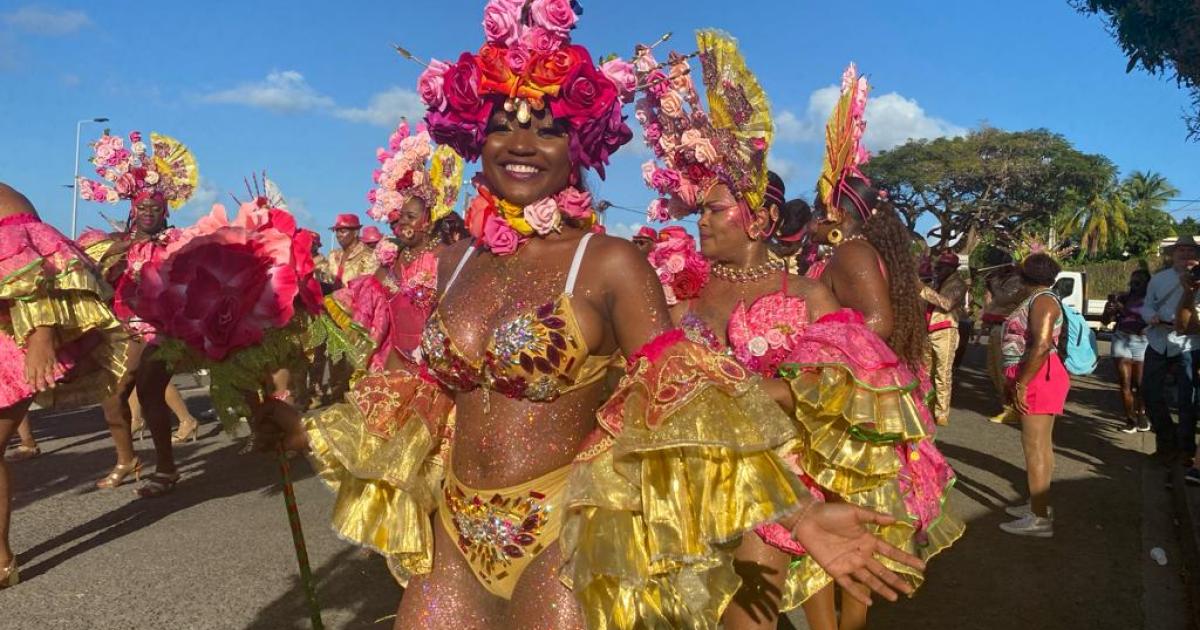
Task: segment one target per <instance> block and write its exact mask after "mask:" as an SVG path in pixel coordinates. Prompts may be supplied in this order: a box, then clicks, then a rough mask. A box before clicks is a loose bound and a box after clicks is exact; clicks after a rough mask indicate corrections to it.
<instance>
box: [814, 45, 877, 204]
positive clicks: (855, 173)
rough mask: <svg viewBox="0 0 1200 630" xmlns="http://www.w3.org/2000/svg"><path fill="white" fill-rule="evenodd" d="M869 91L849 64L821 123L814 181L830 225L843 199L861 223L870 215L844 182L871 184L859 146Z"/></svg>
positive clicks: (865, 153) (863, 151)
mask: <svg viewBox="0 0 1200 630" xmlns="http://www.w3.org/2000/svg"><path fill="white" fill-rule="evenodd" d="M870 91H871V86H870V85H869V84H868V83H867V78H866V77H864V76H860V75H859V74H858V68H856V67H855V65H854V64H853V63H851V64H850V66H849V67H848V68H846V71H845V72H844V73H843V74H842V93H841V96H840V97H839V98H838V102H837V106H836V107H834V108H833V113H832V114H830V115H829V121H828V122H826V123H825V161H824V163H823V164H822V167H821V178H820V179H818V180H817V197H818V198H819V199H820V201H821V203H823V204H824V206H825V213H826V217H827V218H828V220H829V221H831V222H840V221H841V212H842V211H841V206H840V205H839V203H840V202H841V199H842V197H843V196H845V197H846V198H848V199H850V201H851V202H852V203H853V204H854V207H855V208H857V209H858V211H859V213H860V214H861V215H862V217H863V218H864V219H866V218H867V217H868V216H870V214H871V207H872V206H871V204H870V203H868V200H865V199H863V198H862V197H861V196H860V195H859V194H858V193H857V192H855V191H854V188H853V187H851V186H850V184H849V182H848V181H847V180H848V179H849V178H850V177H856V178H858V179H861V180H863V181H864V182H867V183H868V184H869V183H870V182H871V180H869V179H868V178H867V176H866V175H863V172H862V166H863V165H864V164H866V163H867V161H868V160H870V159H871V154H870V153H869V152H868V151H867V149H866V148H865V147H864V146H863V144H862V138H863V134H864V133H866V130H867V122H866V119H865V118H864V114H865V113H866V110H867V94H868V93H869V92H870Z"/></svg>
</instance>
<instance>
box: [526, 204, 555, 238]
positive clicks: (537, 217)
mask: <svg viewBox="0 0 1200 630" xmlns="http://www.w3.org/2000/svg"><path fill="white" fill-rule="evenodd" d="M523 214H524V218H525V221H526V222H527V223H529V226H530V227H532V228H533V231H534V232H537V233H538V234H539V235H541V236H545V235H547V234H549V233H551V232H558V231H560V230H561V229H562V214H561V213H560V212H559V210H558V202H556V201H555V200H554V198H553V197H547V198H545V199H542V200H541V201H537V202H534V203H531V204H529V205H528V206H525V209H524V211H523Z"/></svg>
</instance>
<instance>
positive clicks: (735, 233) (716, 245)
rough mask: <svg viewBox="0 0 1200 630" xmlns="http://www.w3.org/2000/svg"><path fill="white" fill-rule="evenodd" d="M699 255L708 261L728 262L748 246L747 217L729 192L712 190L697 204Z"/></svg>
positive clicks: (725, 189)
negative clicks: (734, 254) (731, 256)
mask: <svg viewBox="0 0 1200 630" xmlns="http://www.w3.org/2000/svg"><path fill="white" fill-rule="evenodd" d="M699 210H700V221H699V231H700V251H701V253H703V254H704V256H705V257H707V258H709V259H711V260H727V259H728V258H729V256H730V255H731V254H732V253H733V252H735V251H738V250H744V249H745V248H746V245H747V244H748V243H749V242H750V237H748V236H746V217H745V212H744V211H743V209H742V207H741V206H740V205H738V202H737V200H736V199H734V197H733V194H731V193H730V192H729V188H728V187H727V186H725V185H724V184H719V185H717V186H713V188H712V189H711V190H710V191H709V193H708V194H707V195H705V198H704V201H703V203H701V204H700V208H699Z"/></svg>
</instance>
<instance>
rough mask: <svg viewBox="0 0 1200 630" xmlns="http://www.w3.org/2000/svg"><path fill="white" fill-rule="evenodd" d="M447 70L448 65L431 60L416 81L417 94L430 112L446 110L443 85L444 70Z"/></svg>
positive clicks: (444, 79)
mask: <svg viewBox="0 0 1200 630" xmlns="http://www.w3.org/2000/svg"><path fill="white" fill-rule="evenodd" d="M449 69H450V64H448V63H446V62H444V61H438V60H437V59H431V60H430V61H429V66H428V67H426V68H425V71H424V72H422V73H421V78H419V79H417V92H418V93H419V94H420V95H421V100H422V101H424V102H425V105H427V106H428V107H429V109H431V110H434V111H438V112H440V111H444V110H445V109H446V90H445V83H446V70H449Z"/></svg>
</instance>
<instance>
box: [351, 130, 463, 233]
mask: <svg viewBox="0 0 1200 630" xmlns="http://www.w3.org/2000/svg"><path fill="white" fill-rule="evenodd" d="M431 156H432V160H431V162H432V163H431V164H427V161H429V160H430V157H431ZM375 157H376V158H377V159H378V160H379V163H380V167H379V169H378V170H376V171H375V173H374V175H373V178H374V180H375V184H376V188H375V189H374V190H372V191H370V192H369V193H367V201H369V202H371V207H370V209H368V210H367V214H368V215H369V216H370V217H371V218H372V219H375V220H376V221H390V220H391V215H392V213H394V212H396V211H398V210H400V208H401V207H403V206H404V204H406V203H408V201H409V200H410V199H412V198H414V197H415V198H418V199H421V200H422V201H424V202H425V208H426V210H427V211H428V212H429V219H430V221H437V220H438V219H440V218H442V217H444V216H446V215H447V214H450V212H452V211H453V210H454V205H455V203H457V201H458V193H459V190H461V188H462V178H463V159H462V158H461V157H459V155H458V154H457V153H455V152H454V150H453V149H451V148H449V147H444V146H443V147H439V148H438V149H437V150H436V151H435V150H433V148H432V147H431V146H430V137H429V132H428V131H426V130H425V127H424V125H421V126H418V127H417V133H416V135H409V126H408V121H407V120H402V121H401V122H400V126H399V127H397V128H396V131H395V132H393V133H392V135H391V137H390V138H388V148H386V149H384V148H379V149H376V151H375Z"/></svg>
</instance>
